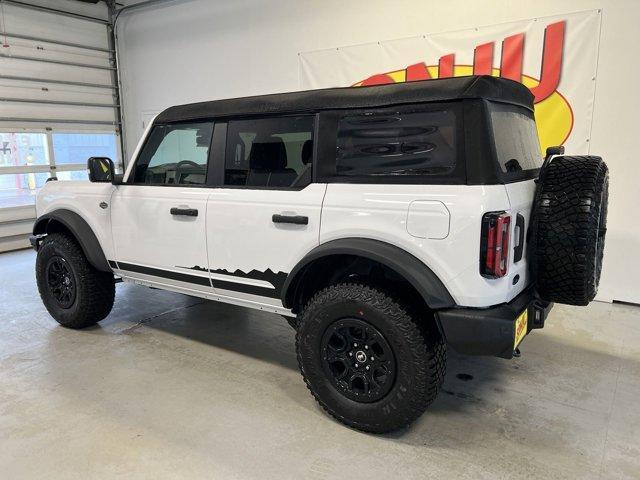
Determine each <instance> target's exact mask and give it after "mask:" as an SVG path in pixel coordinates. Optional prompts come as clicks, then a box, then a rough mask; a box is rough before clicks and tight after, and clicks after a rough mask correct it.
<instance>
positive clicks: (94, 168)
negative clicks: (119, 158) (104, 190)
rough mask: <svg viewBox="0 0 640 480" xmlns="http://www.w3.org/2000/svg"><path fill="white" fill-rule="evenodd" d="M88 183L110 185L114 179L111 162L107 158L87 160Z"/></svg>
mask: <svg viewBox="0 0 640 480" xmlns="http://www.w3.org/2000/svg"><path fill="white" fill-rule="evenodd" d="M87 168H88V169H89V181H91V182H97V183H111V182H113V180H114V178H115V169H114V166H113V161H112V160H111V159H110V158H107V157H91V158H90V159H89V160H87Z"/></svg>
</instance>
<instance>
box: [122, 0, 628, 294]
mask: <svg viewBox="0 0 640 480" xmlns="http://www.w3.org/2000/svg"><path fill="white" fill-rule="evenodd" d="M187 7H188V8H187ZM600 8H601V9H603V11H602V32H601V41H600V54H599V59H598V75H597V86H596V95H595V104H594V120H593V129H592V132H591V142H590V143H591V147H590V151H591V152H592V153H593V154H599V155H602V156H603V157H604V158H605V160H606V161H607V163H608V165H609V167H610V169H611V193H610V195H611V197H610V209H609V223H608V233H607V236H608V238H607V248H606V251H605V263H604V270H603V276H602V283H601V288H600V298H609V299H611V298H617V299H620V300H628V301H635V302H640V225H639V224H637V222H630V221H629V219H632V218H635V215H636V213H635V212H636V211H637V210H638V208H640V189H638V188H637V183H638V178H637V173H636V172H637V168H636V166H635V165H636V162H637V158H636V156H637V155H636V151H637V148H636V147H637V146H636V143H637V142H636V133H635V129H634V125H635V124H636V123H637V122H636V117H637V106H638V105H640V91H639V90H638V89H637V87H636V79H637V78H639V77H640V62H637V61H635V58H634V47H633V46H634V45H636V44H637V38H636V37H637V19H638V18H640V2H637V1H636V0H569V1H565V2H558V1H557V0H539V1H536V2H505V1H504V0H483V1H479V2H468V1H466V0H451V1H448V2H441V1H436V0H427V1H424V0H401V1H398V2H388V1H385V0H367V1H365V0H354V1H350V2H341V1H338V0H327V1H324V2H311V1H294V0H286V1H282V2H275V3H274V2H262V1H258V0H240V1H236V2H233V4H227V3H224V2H210V1H207V0H182V1H177V2H167V3H164V4H162V5H160V6H156V7H153V10H149V9H148V8H140V9H136V10H134V11H132V12H131V13H126V14H123V16H122V17H121V19H120V20H119V27H118V29H119V31H118V34H119V45H120V52H121V57H120V60H121V67H122V75H123V84H124V91H123V93H124V104H125V109H126V112H125V113H126V118H127V123H126V124H125V128H126V130H127V138H128V141H129V144H128V150H129V152H131V150H132V149H133V147H134V145H135V142H136V140H137V138H139V137H140V135H141V134H142V127H141V122H140V121H139V119H140V118H141V112H143V111H159V110H161V109H163V108H166V107H168V106H170V105H174V104H180V103H186V102H192V101H199V100H211V99H216V98H230V97H238V96H245V95H254V94H262V93H272V92H283V91H292V90H297V89H298V88H299V82H298V55H297V54H298V52H306V51H311V50H319V49H325V48H332V47H339V46H344V45H354V44H360V43H367V42H375V41H378V40H386V39H396V38H402V37H410V36H416V35H423V34H429V33H435V32H446V31H455V30H459V29H465V28H473V27H476V26H478V25H492V24H496V23H501V22H508V21H513V20H520V19H525V18H532V17H542V16H547V15H557V14H563V13H567V12H575V11H580V10H590V9H600ZM311 11H312V14H310V13H309V12H311ZM421 60H423V59H416V61H421ZM405 66H406V65H405V64H402V65H398V68H404V67H405ZM622 71H624V74H622V73H621V72H622ZM585 81H591V80H590V79H585Z"/></svg>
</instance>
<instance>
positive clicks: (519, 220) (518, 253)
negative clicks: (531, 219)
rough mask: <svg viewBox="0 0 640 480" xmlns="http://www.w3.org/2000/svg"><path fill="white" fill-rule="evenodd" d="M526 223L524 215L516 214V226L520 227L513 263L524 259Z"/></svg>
mask: <svg viewBox="0 0 640 480" xmlns="http://www.w3.org/2000/svg"><path fill="white" fill-rule="evenodd" d="M524 225H525V222H524V216H523V215H522V214H521V213H519V214H518V215H516V227H518V229H519V234H518V238H517V241H518V244H517V245H516V246H515V247H514V248H513V263H517V262H519V261H520V260H522V254H523V253H524V231H525V226H524ZM514 240H515V239H514Z"/></svg>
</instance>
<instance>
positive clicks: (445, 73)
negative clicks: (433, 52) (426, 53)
mask: <svg viewBox="0 0 640 480" xmlns="http://www.w3.org/2000/svg"><path fill="white" fill-rule="evenodd" d="M454 60H455V55H454V54H453V53H450V54H449V55H445V56H444V57H440V61H439V62H438V78H447V77H453V62H454Z"/></svg>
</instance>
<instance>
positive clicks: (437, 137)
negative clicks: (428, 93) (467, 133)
mask: <svg viewBox="0 0 640 480" xmlns="http://www.w3.org/2000/svg"><path fill="white" fill-rule="evenodd" d="M455 137H456V118H455V113H454V112H453V111H451V110H439V111H429V112H407V113H398V112H389V111H379V112H367V113H363V114H355V115H354V114H350V115H346V116H343V117H342V118H340V120H339V122H338V140H337V160H336V174H337V175H341V176H400V175H444V174H447V173H450V172H452V171H453V169H454V168H455V165H456V138H455Z"/></svg>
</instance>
